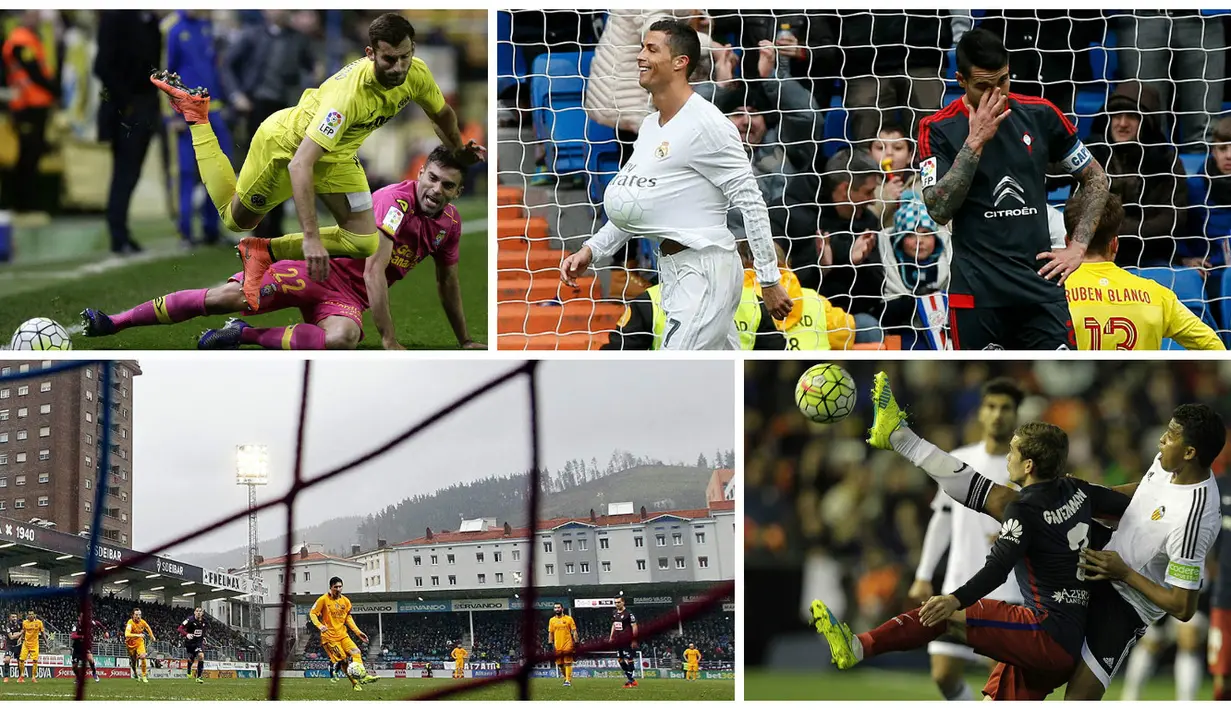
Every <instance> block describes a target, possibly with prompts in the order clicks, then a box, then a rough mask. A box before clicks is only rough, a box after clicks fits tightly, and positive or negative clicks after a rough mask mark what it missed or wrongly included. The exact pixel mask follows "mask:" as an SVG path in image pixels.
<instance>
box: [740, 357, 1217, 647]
mask: <svg viewBox="0 0 1231 710" xmlns="http://www.w3.org/2000/svg"><path fill="white" fill-rule="evenodd" d="M809 364H810V363H806V362H797V361H792V362H773V361H757V362H749V363H747V365H746V368H745V378H744V403H745V412H744V442H745V443H744V451H745V467H744V476H745V486H744V497H745V503H744V516H745V518H744V529H745V538H744V545H745V556H744V559H745V563H744V565H745V577H744V578H745V586H744V589H745V592H744V603H745V608H746V609H747V610H748V611H747V614H748V617H747V618H749V619H753V620H755V623H749V624H746V626H745V638H746V641H745V645H744V649H745V651H744V652H745V654H746V656H745V658H746V659H747V661H746V662H747V664H748V666H750V667H752V666H761V665H767V666H776V667H790V666H792V665H800V664H803V665H806V666H808V667H814V668H815V667H821V666H828V661H829V659H828V654H826V653H823V650H824V649H823V644H819V645H817V644H816V634H815V632H813V631H812V630H811V629H810V628H809V626H808V625H807V620H808V618H809V615H808V611H807V607H808V604H809V602H810V601H811V600H812V599H814V598H822V599H825V600H826V603H827V604H830V606H831V607H832V608H833V609H834V612H835V613H837V614H838V615H839V616H841V617H843V618H845V619H847V620H848V621H849V622H850V625H851V628H852V629H853V630H854V631H856V632H860V631H866V630H867V629H869V628H872V627H874V626H876V625H878V624H879V623H881V622H882V621H884V620H885V618H887V617H888V616H892V615H893V614H897V613H899V612H901V611H904V610H906V609H908V608H910V604H909V602H908V601H907V600H906V590H907V589H908V587H909V586H910V584H911V582H912V581H914V570H915V567H916V565H917V564H918V560H919V551H920V546H921V545H922V542H923V534H924V531H925V529H926V527H927V523H928V518H929V516H930V515H931V510H930V507H929V506H930V504H931V501H932V497H933V496H934V495H935V492H936V486H935V485H934V484H933V483H932V481H931V479H929V478H928V476H927V474H925V473H923V472H922V471H920V470H918V469H916V468H914V467H913V466H911V465H910V463H909V462H907V461H905V460H904V459H902V458H901V457H899V456H897V455H896V454H894V453H892V452H885V451H878V450H875V449H872V448H871V447H869V446H868V445H867V444H866V443H865V442H864V437H865V436H866V429H867V427H868V426H869V425H870V424H871V408H870V403H869V401H868V391H869V389H870V387H871V383H872V377H873V375H874V374H875V373H876V372H878V371H881V370H884V371H885V372H887V373H888V374H889V376H890V378H891V382H892V383H893V389H894V393H895V395H896V396H897V399H898V402H899V403H901V404H904V405H905V406H906V407H907V411H908V412H909V413H910V416H911V427H912V428H913V429H914V430H915V431H916V432H918V433H919V434H920V435H921V436H923V437H925V438H927V439H929V440H931V441H932V442H933V443H935V444H936V445H937V446H939V447H941V448H943V449H945V450H952V449H954V448H957V447H959V446H962V445H964V444H968V443H971V442H974V441H978V440H979V438H980V430H979V426H978V423H977V421H976V414H977V409H978V407H979V403H980V388H981V387H982V385H983V383H984V382H986V381H987V380H988V379H990V378H992V377H997V376H1006V377H1010V378H1012V379H1013V380H1014V381H1015V382H1017V383H1018V384H1019V385H1020V386H1022V388H1023V389H1024V390H1025V391H1026V392H1027V393H1028V396H1027V398H1026V400H1025V401H1024V402H1023V404H1022V407H1021V409H1020V410H1019V417H1018V420H1019V422H1027V421H1032V420H1043V421H1048V422H1051V423H1053V424H1056V425H1057V426H1060V427H1062V428H1063V429H1064V430H1065V431H1066V432H1068V434H1069V465H1068V470H1069V471H1070V472H1071V473H1072V474H1073V475H1076V476H1080V477H1081V478H1084V479H1087V480H1090V481H1095V482H1098V483H1103V484H1106V485H1117V484H1121V483H1126V482H1131V481H1135V480H1138V479H1139V478H1140V476H1141V474H1142V473H1144V472H1145V470H1146V469H1147V468H1148V467H1149V465H1150V462H1151V461H1152V460H1153V458H1154V456H1155V454H1156V453H1157V445H1158V438H1159V436H1161V434H1162V431H1163V429H1164V428H1165V426H1166V423H1167V421H1168V420H1169V419H1170V418H1171V412H1172V410H1173V409H1174V408H1175V407H1176V406H1177V405H1179V404H1182V403H1185V402H1202V403H1205V404H1208V405H1210V406H1213V407H1215V408H1216V409H1217V410H1218V411H1220V412H1223V413H1224V414H1223V416H1224V417H1227V416H1228V413H1231V363H1227V362H1214V361H1206V362H1110V361H1051V362H1013V361H995V362H979V361H949V362H939V361H927V362H923V361H919V362H902V361H895V362H880V363H878V362H846V363H840V364H841V365H842V366H843V367H844V368H846V369H847V371H848V372H850V373H851V375H852V376H853V377H854V378H855V381H856V383H857V386H858V390H859V399H858V401H857V405H856V409H855V411H854V413H852V414H851V415H850V416H849V417H848V418H847V419H845V420H843V421H841V422H839V423H836V424H832V425H827V426H821V425H816V424H812V423H810V422H808V421H807V420H805V419H804V417H803V416H802V415H801V414H800V413H799V410H798V409H797V408H796V406H795V403H794V401H793V395H794V391H795V382H796V380H797V379H798V378H799V376H800V375H801V374H803V371H804V370H805V369H806V368H807V366H808V365H809ZM1227 463H1228V452H1227V451H1225V450H1224V452H1223V455H1222V456H1221V457H1220V458H1219V459H1218V460H1217V461H1216V462H1215V465H1214V472H1215V474H1216V475H1222V473H1223V472H1224V471H1226V469H1227ZM770 610H774V611H775V613H770ZM801 644H804V645H801ZM800 649H804V650H803V652H800ZM818 651H821V652H820V653H818ZM916 662H918V663H923V664H926V656H923V655H922V654H920V655H919V657H918V659H916Z"/></svg>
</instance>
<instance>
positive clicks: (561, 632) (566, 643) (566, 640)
mask: <svg viewBox="0 0 1231 710" xmlns="http://www.w3.org/2000/svg"><path fill="white" fill-rule="evenodd" d="M576 628H577V624H576V622H574V621H573V617H571V616H569V615H568V614H565V615H563V616H553V617H551V621H548V622H547V632H548V633H550V634H551V641H552V643H553V644H555V647H556V650H557V651H563V650H565V649H569V648H572V647H573V631H574V630H576Z"/></svg>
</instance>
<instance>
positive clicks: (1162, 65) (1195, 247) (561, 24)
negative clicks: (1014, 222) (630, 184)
mask: <svg viewBox="0 0 1231 710" xmlns="http://www.w3.org/2000/svg"><path fill="white" fill-rule="evenodd" d="M502 15H503V17H502V19H501V22H500V24H499V25H498V27H499V31H498V37H497V41H498V43H499V46H498V76H499V81H500V87H499V92H500V94H499V96H500V100H501V111H500V116H501V125H502V130H503V131H504V132H505V133H504V134H505V135H507V134H508V132H509V131H514V130H515V131H516V132H517V135H518V139H517V141H516V143H517V144H516V146H514V147H515V148H516V150H515V151H514V152H510V151H509V150H508V149H502V151H501V160H500V164H499V173H500V182H501V184H502V185H504V186H505V187H506V188H510V187H511V188H515V189H517V190H521V191H523V192H522V193H521V194H520V195H518V194H515V193H514V194H512V196H511V197H507V198H502V199H503V200H504V202H505V204H509V202H508V200H514V201H519V202H520V203H521V204H522V206H524V207H526V208H527V209H528V210H529V212H530V214H546V218H547V222H548V223H549V224H550V227H551V230H552V233H551V234H550V236H549V237H548V236H543V235H542V234H540V233H536V235H531V234H530V233H529V232H527V233H526V236H527V237H528V238H529V239H530V240H531V241H533V240H535V239H543V240H544V241H546V240H547V239H549V238H550V239H553V240H558V241H559V243H561V244H562V246H563V248H564V250H565V251H566V252H568V251H572V250H575V249H576V248H577V246H579V245H580V243H581V241H582V240H583V239H584V238H585V237H588V236H589V234H591V233H593V231H594V230H597V228H598V226H599V225H601V224H602V223H603V221H604V218H603V215H602V207H603V204H602V203H603V194H604V190H605V187H606V185H607V182H608V181H609V180H610V179H611V177H612V176H613V175H614V174H615V172H616V171H617V170H618V169H619V167H620V166H622V165H623V164H624V163H625V162H626V161H627V159H628V158H629V156H630V155H631V144H632V141H633V140H635V138H636V135H637V134H636V130H637V128H638V127H639V126H640V124H641V121H642V119H643V118H644V117H645V116H646V115H647V114H648V113H649V111H650V110H652V108H651V107H649V106H648V105H647V100H646V92H645V91H644V90H643V89H641V88H640V86H638V81H637V73H636V54H637V52H638V50H639V46H640V40H641V37H642V36H643V35H644V33H645V31H646V30H647V28H648V27H649V26H650V25H651V24H652V23H653V22H654V21H655V20H657V19H660V18H662V17H671V16H673V17H676V18H679V19H682V20H685V21H687V22H689V23H690V24H691V25H692V26H693V27H694V28H695V29H697V30H698V32H699V33H700V34H701V38H702V48H703V54H702V61H701V63H700V65H699V66H698V67H697V69H696V71H695V72H694V73H693V74H692V76H691V80H692V83H693V88H694V90H696V91H697V92H698V93H699V94H701V95H702V96H703V97H704V98H706V99H708V100H710V101H711V102H713V103H714V104H715V105H716V106H717V107H718V108H719V109H720V110H721V111H722V112H723V113H725V114H726V115H727V117H728V118H729V119H730V120H731V121H732V122H733V123H734V125H735V126H736V128H737V129H738V131H739V133H740V135H741V137H742V138H743V140H744V143H745V147H746V149H747V151H748V153H749V156H750V159H751V164H752V169H753V173H754V175H755V177H756V179H757V183H758V187H759V188H760V190H761V192H762V195H763V196H764V198H765V202H766V204H767V206H768V207H769V211H770V219H771V223H772V227H773V233H774V236H775V241H776V243H777V246H778V247H779V249H780V251H781V259H780V266H781V267H782V268H783V269H784V270H785V272H786V274H787V275H786V277H785V279H784V284H785V285H787V288H788V291H789V292H790V293H791V296H792V298H793V299H794V300H795V303H796V307H795V310H794V311H793V312H792V314H791V315H790V316H788V318H787V319H786V320H785V321H780V322H778V323H777V324H776V326H777V329H778V330H780V331H784V332H785V334H786V335H787V338H786V339H785V347H787V348H788V349H828V348H835V349H839V348H852V347H891V348H892V347H901V348H904V349H909V348H921V349H927V348H944V347H951V345H950V343H949V341H948V338H947V334H946V332H945V330H946V329H945V327H944V322H945V320H946V319H945V316H944V312H945V310H946V308H947V304H946V303H945V296H946V290H947V288H948V286H949V276H950V272H949V262H950V260H951V258H952V253H953V249H954V247H953V240H952V235H951V234H950V232H949V229H948V227H946V226H944V225H939V224H937V223H936V221H934V220H933V219H932V218H931V217H930V216H929V214H928V210H927V208H926V207H924V205H923V200H922V186H921V183H920V175H919V168H920V165H919V163H920V160H919V146H918V143H917V139H918V126H919V122H920V121H921V120H922V119H923V118H925V117H927V116H929V115H931V114H933V113H935V112H936V111H937V110H939V109H941V108H942V107H943V106H945V105H947V104H949V103H950V102H952V101H954V100H958V99H959V97H960V96H961V89H960V88H959V87H958V86H957V83H956V73H957V60H956V52H955V48H956V46H957V43H958V41H959V40H960V39H961V37H962V36H963V35H965V34H966V33H967V32H969V31H971V30H972V29H974V28H982V29H985V30H988V31H990V32H992V33H993V34H994V35H996V36H997V37H998V38H1000V39H1001V40H1003V42H1004V45H1005V47H1006V48H1007V49H1008V52H1009V68H1010V90H1011V91H1012V92H1014V93H1016V94H1022V95H1027V96H1039V97H1043V98H1045V99H1047V100H1048V101H1050V102H1051V103H1052V104H1054V105H1055V106H1056V107H1057V108H1058V109H1059V110H1060V111H1061V112H1063V113H1064V114H1065V115H1066V116H1067V118H1068V120H1070V121H1072V122H1073V123H1074V124H1075V125H1076V128H1077V133H1078V135H1079V137H1080V139H1081V140H1082V141H1083V142H1084V143H1085V144H1086V145H1087V146H1088V147H1089V149H1090V152H1091V153H1092V154H1093V156H1094V157H1095V159H1096V160H1098V161H1099V163H1100V164H1101V165H1102V166H1103V167H1104V169H1105V170H1106V173H1107V175H1108V177H1109V179H1110V183H1111V193H1112V194H1113V195H1116V196H1117V197H1118V198H1119V200H1120V202H1121V203H1122V204H1123V208H1124V219H1123V223H1122V226H1121V228H1120V230H1119V235H1118V236H1119V251H1118V253H1116V254H1115V257H1114V258H1115V263H1116V264H1117V265H1118V266H1121V267H1124V268H1126V269H1129V270H1130V271H1131V272H1133V273H1136V274H1139V275H1141V276H1143V277H1145V278H1147V279H1151V280H1154V281H1157V282H1159V283H1160V284H1162V285H1163V286H1166V287H1167V288H1170V289H1172V290H1174V291H1175V293H1176V295H1177V296H1178V298H1179V300H1180V301H1181V302H1182V303H1183V304H1184V305H1185V306H1186V307H1187V308H1188V309H1189V310H1190V311H1192V312H1193V313H1194V314H1195V315H1196V316H1197V317H1198V318H1200V319H1201V320H1202V321H1204V322H1205V323H1206V324H1207V325H1208V326H1210V327H1211V328H1213V329H1214V330H1215V331H1217V332H1218V336H1219V337H1220V338H1221V339H1222V340H1223V341H1224V342H1225V341H1227V339H1228V338H1229V337H1231V293H1228V289H1231V281H1228V280H1227V279H1225V278H1224V274H1225V273H1226V271H1227V267H1228V264H1229V262H1231V259H1229V253H1231V250H1229V248H1228V239H1227V237H1228V236H1229V235H1231V192H1228V188H1227V184H1224V183H1228V181H1227V180H1225V179H1224V178H1225V177H1226V176H1228V175H1231V116H1228V115H1224V111H1225V109H1224V103H1223V102H1224V95H1225V90H1224V84H1225V79H1226V67H1225V64H1226V51H1225V37H1226V30H1225V23H1226V19H1227V14H1226V13H1225V12H1224V11H1212V10H1201V11H1197V10H1192V11H1131V12H1130V11H1086V10H1081V11H1065V10H1040V11H1016V10H1006V11H991V10H989V11H970V12H962V11H946V10H938V11H926V10H909V11H901V10H898V11H894V10H877V11H866V10H862V11H857V10H850V11H846V10H843V11H807V12H777V11H774V12H770V11H745V10H724V11H718V10H711V11H706V10H696V9H680V10H673V11H642V10H612V11H610V12H605V13H582V12H578V11H548V12H531V11H515V12H511V13H502ZM579 84H580V86H579ZM519 158H520V159H521V163H520V164H519V165H514V164H512V163H515V162H516V161H517V160H518V159H519ZM1053 167H1057V166H1053ZM1048 173H1049V178H1048V182H1047V187H1048V203H1049V205H1048V211H1049V213H1050V214H1049V224H1050V230H1049V231H1050V237H1051V240H1052V243H1053V245H1061V246H1062V245H1063V244H1064V237H1065V228H1064V220H1063V216H1062V213H1063V210H1064V206H1065V202H1066V200H1067V199H1068V198H1069V197H1070V195H1071V193H1072V191H1073V189H1074V187H1075V185H1076V181H1075V180H1073V179H1072V178H1071V177H1069V176H1064V175H1062V173H1063V171H1062V170H1059V169H1055V170H1049V171H1048ZM1229 184H1231V183H1229ZM536 189H537V190H539V192H540V194H539V195H536V194H535V191H536ZM507 194H510V193H506V195H507ZM542 195H545V197H544V196H542ZM579 203H588V205H589V206H590V207H591V208H592V209H591V212H590V216H591V221H590V222H588V223H587V222H586V220H584V219H580V218H577V219H574V218H573V215H572V212H573V207H575V206H576V205H577V204H579ZM539 206H545V207H546V208H547V209H546V210H543V211H538V212H536V210H535V208H536V207H539ZM553 210H554V211H553ZM729 226H730V228H731V231H732V232H733V233H734V234H735V236H736V238H737V239H741V238H743V236H744V231H743V225H742V224H741V219H740V216H739V214H738V213H736V212H734V211H733V212H732V213H731V217H730V224H729ZM502 236H503V233H502ZM552 243H553V244H554V243H556V242H554V241H553V242H552ZM502 249H503V245H502ZM656 258H657V257H656V254H655V252H654V250H653V249H652V248H650V247H648V246H647V245H644V244H639V243H638V240H634V241H633V242H632V243H630V244H629V246H628V247H627V249H626V250H625V251H624V252H623V253H620V254H618V255H617V257H616V259H615V260H614V262H613V264H612V265H611V267H610V268H605V267H604V268H600V269H599V270H598V271H599V275H598V281H599V286H601V291H599V290H596V291H587V292H586V293H584V294H583V295H582V296H581V297H582V298H586V299H593V300H595V301H609V302H611V303H616V304H620V305H623V304H635V303H636V302H637V301H638V299H639V298H643V297H642V294H643V293H644V292H645V291H646V290H647V289H649V288H651V287H652V286H653V285H654V282H655V279H656V273H657V268H656ZM537 264H538V262H536V261H532V259H531V258H530V257H529V256H528V257H527V258H526V259H524V260H523V261H522V262H521V263H518V259H516V258H513V257H512V256H510V258H508V259H502V263H501V268H500V276H501V279H502V280H509V279H514V278H517V277H518V276H519V275H522V274H524V272H527V271H530V272H533V271H534V270H535V268H537ZM604 272H606V273H604ZM510 283H511V282H510ZM518 283H520V282H518ZM753 285H754V284H752V283H751V281H750V283H749V287H750V288H751V287H752V286H753ZM596 288H598V287H596ZM500 293H501V301H502V303H509V302H517V301H522V302H529V303H531V304H534V303H535V302H538V303H540V304H541V303H542V302H543V301H542V300H541V299H538V298H537V297H536V292H535V291H534V290H530V291H526V292H522V293H520V294H518V293H516V292H515V289H512V288H502V289H501V291H500ZM566 298H567V296H565V295H561V296H560V300H566ZM810 304H814V305H812V309H811V311H812V313H815V314H823V315H821V317H819V318H817V317H809V318H805V315H806V313H807V311H808V310H809V305H810ZM556 305H559V303H558V302H557V303H556ZM565 305H566V306H567V303H565ZM540 310H541V309H540ZM510 312H512V311H510ZM607 313H608V312H606V311H604V310H603V308H602V304H597V305H595V306H594V307H593V308H592V309H591V312H590V314H589V315H588V319H587V320H586V321H585V322H584V323H581V324H579V323H578V321H576V320H573V321H569V320H568V319H567V313H566V314H565V315H564V316H562V317H561V318H560V320H559V325H560V329H559V330H560V332H561V333H564V332H565V331H566V330H568V329H569V328H572V329H583V328H584V329H587V330H588V331H589V332H590V333H591V334H592V336H593V337H592V338H591V342H590V346H591V347H594V346H599V345H604V344H607V342H608V339H607V337H606V333H609V332H617V331H618V329H619V328H620V327H621V326H622V325H624V323H623V322H620V323H618V324H617V319H618V318H619V310H616V311H615V312H614V314H613V315H610V316H608V315H607ZM532 319H533V314H532V315H528V316H526V317H525V318H524V319H522V320H520V321H514V320H512V319H509V322H507V323H506V322H504V321H502V322H501V332H502V334H510V335H512V334H519V333H520V334H533V329H534V327H535V326H534V325H533V323H532ZM804 320H807V321H808V323H807V326H805V324H804ZM622 321H627V317H626V316H625V317H624V318H623V319H622ZM748 327H749V326H748V324H746V323H745V324H741V330H746V329H747V328H748ZM751 330H752V331H753V332H755V330H756V328H755V327H753V328H751ZM804 330H811V331H813V333H812V335H813V337H811V338H808V337H802V334H801V331H804ZM792 333H795V334H796V336H797V337H792ZM596 341H597V342H596ZM612 342H615V339H614V338H613V339H612ZM755 342H756V338H752V339H749V340H746V341H745V347H752V346H753V345H752V344H753V343H755ZM561 343H563V341H561ZM1170 344H1171V343H1170V342H1168V341H1164V346H1168V345H1170ZM561 346H562V347H563V344H562V345H561ZM622 346H623V347H628V341H627V339H626V338H625V339H623V345H622ZM778 347H781V346H778Z"/></svg>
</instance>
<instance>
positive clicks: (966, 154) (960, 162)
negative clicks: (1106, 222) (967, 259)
mask: <svg viewBox="0 0 1231 710" xmlns="http://www.w3.org/2000/svg"><path fill="white" fill-rule="evenodd" d="M982 152H983V151H982V149H980V150H978V151H976V150H975V149H974V148H971V147H970V144H969V143H967V144H965V145H963V146H962V149H961V150H960V151H958V153H957V159H956V160H954V161H953V167H951V168H949V172H947V173H945V176H944V177H942V178H941V179H940V180H939V181H937V183H936V184H935V185H933V186H931V187H925V188H923V204H924V205H926V206H927V208H928V214H929V215H931V216H932V219H934V220H936V223H937V224H940V225H946V224H948V223H949V222H950V221H951V220H952V219H953V215H954V214H955V213H956V212H957V210H958V208H959V207H961V206H962V203H963V202H965V201H966V193H968V192H970V183H971V181H973V180H974V177H975V170H977V169H978V167H979V157H980V153H982ZM1091 233H1092V234H1093V232H1091Z"/></svg>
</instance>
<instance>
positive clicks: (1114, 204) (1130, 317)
mask: <svg viewBox="0 0 1231 710" xmlns="http://www.w3.org/2000/svg"><path fill="white" fill-rule="evenodd" d="M1075 199H1076V198H1075V197H1070V198H1069V204H1068V205H1066V206H1065V210H1064V229H1065V232H1067V233H1068V234H1072V233H1073V229H1074V228H1075V227H1076V222H1077V212H1078V211H1077V210H1074V209H1070V207H1071V205H1072V203H1073V201H1074V200H1075ZM1123 221H1124V207H1123V205H1122V204H1121V203H1120V198H1119V197H1117V196H1116V195H1114V194H1112V195H1109V196H1108V197H1107V204H1106V206H1104V207H1103V216H1102V218H1101V219H1100V220H1099V223H1098V229H1096V230H1095V233H1094V237H1093V238H1092V239H1091V241H1090V246H1089V248H1088V249H1087V250H1086V255H1085V258H1084V259H1083V260H1082V264H1081V266H1079V267H1078V268H1077V271H1074V272H1073V274H1072V275H1071V276H1069V278H1068V280H1067V281H1065V282H1064V290H1065V292H1066V293H1067V294H1068V299H1069V314H1070V315H1071V316H1072V318H1073V332H1074V333H1075V334H1076V336H1077V347H1078V349H1079V350H1158V349H1159V348H1161V347H1162V342H1163V338H1173V339H1174V340H1175V341H1176V342H1177V343H1179V344H1180V345H1183V346H1184V347H1185V348H1187V349H1188V350H1225V349H1226V348H1225V347H1224V346H1223V344H1222V340H1220V339H1219V338H1218V334H1217V333H1215V332H1214V329H1213V328H1211V327H1209V326H1208V325H1206V324H1205V323H1203V322H1201V319H1200V318H1198V317H1197V316H1195V315H1194V314H1193V312H1192V311H1190V310H1188V308H1187V307H1186V306H1185V305H1184V304H1183V303H1181V302H1180V299H1179V298H1177V297H1176V295H1175V293H1173V292H1172V291H1171V290H1170V289H1168V288H1167V287H1166V286H1163V285H1162V284H1160V283H1158V282H1156V281H1151V280H1149V279H1146V278H1142V277H1140V276H1136V275H1134V274H1130V273H1129V272H1127V271H1125V270H1124V269H1121V268H1120V267H1118V266H1116V264H1115V258H1116V251H1117V249H1118V248H1119V245H1120V240H1119V237H1118V236H1117V235H1118V234H1119V230H1120V225H1121V223H1122V222H1123Z"/></svg>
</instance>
